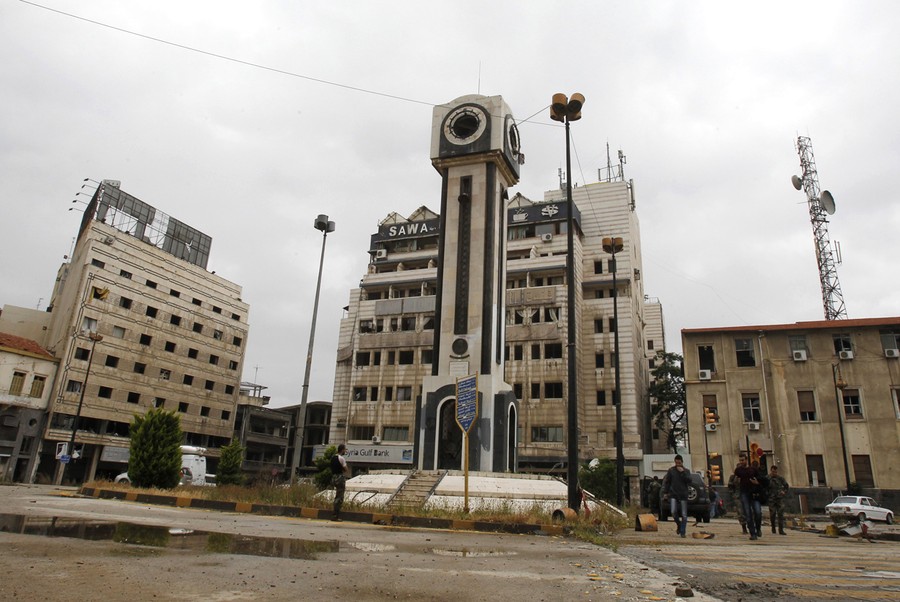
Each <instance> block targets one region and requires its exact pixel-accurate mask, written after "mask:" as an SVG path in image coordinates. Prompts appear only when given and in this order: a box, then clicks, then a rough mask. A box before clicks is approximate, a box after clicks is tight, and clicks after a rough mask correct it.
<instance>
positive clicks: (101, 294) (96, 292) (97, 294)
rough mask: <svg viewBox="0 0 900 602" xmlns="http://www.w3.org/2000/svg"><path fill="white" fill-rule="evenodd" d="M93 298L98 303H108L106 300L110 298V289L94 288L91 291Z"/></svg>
mask: <svg viewBox="0 0 900 602" xmlns="http://www.w3.org/2000/svg"><path fill="white" fill-rule="evenodd" d="M91 296H92V297H93V298H94V299H97V300H98V301H106V298H107V297H109V289H108V288H100V287H99V286H94V287H92V290H91Z"/></svg>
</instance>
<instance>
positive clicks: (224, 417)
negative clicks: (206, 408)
mask: <svg viewBox="0 0 900 602" xmlns="http://www.w3.org/2000/svg"><path fill="white" fill-rule="evenodd" d="M230 419H231V410H222V420H230Z"/></svg>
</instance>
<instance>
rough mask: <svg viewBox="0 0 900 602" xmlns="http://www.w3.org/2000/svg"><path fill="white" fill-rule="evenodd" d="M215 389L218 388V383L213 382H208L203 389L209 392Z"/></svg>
mask: <svg viewBox="0 0 900 602" xmlns="http://www.w3.org/2000/svg"><path fill="white" fill-rule="evenodd" d="M215 387H216V383H215V382H213V381H211V380H207V381H206V383H205V384H204V385H203V388H204V389H206V390H207V391H212V390H213V389H214V388H215Z"/></svg>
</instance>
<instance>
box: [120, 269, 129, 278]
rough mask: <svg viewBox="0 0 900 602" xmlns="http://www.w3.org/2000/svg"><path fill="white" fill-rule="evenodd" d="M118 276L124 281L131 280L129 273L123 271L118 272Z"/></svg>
mask: <svg viewBox="0 0 900 602" xmlns="http://www.w3.org/2000/svg"><path fill="white" fill-rule="evenodd" d="M119 276H121V277H122V278H125V279H126V280H131V272H126V271H125V270H119Z"/></svg>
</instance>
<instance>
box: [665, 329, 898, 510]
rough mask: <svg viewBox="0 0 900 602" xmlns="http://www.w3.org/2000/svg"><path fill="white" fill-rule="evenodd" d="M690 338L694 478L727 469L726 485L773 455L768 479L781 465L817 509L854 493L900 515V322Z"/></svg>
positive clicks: (709, 332)
mask: <svg viewBox="0 0 900 602" xmlns="http://www.w3.org/2000/svg"><path fill="white" fill-rule="evenodd" d="M681 336H682V343H683V345H684V347H683V348H684V370H685V385H686V391H687V408H688V417H689V423H688V428H689V437H690V454H691V459H692V462H693V466H694V467H695V469H701V468H705V467H707V465H717V466H719V467H720V472H721V474H722V479H723V480H727V477H728V475H729V474H731V473H732V472H733V469H734V466H735V464H736V463H737V459H738V455H739V454H740V453H742V452H747V451H748V450H749V451H752V452H754V455H758V454H762V455H761V456H758V457H759V459H760V461H761V464H762V466H763V467H764V468H766V469H768V467H770V466H771V465H772V464H773V463H775V464H778V466H779V468H780V472H781V474H782V475H783V476H784V477H785V478H786V479H787V480H788V482H789V483H790V484H791V486H792V488H793V489H794V493H795V494H800V493H802V494H803V495H804V496H806V499H807V500H808V502H809V504H810V507H811V508H813V509H814V508H819V509H821V508H822V507H823V506H824V504H827V503H828V502H830V501H831V499H832V496H833V495H834V493H835V492H838V491H846V490H847V485H848V483H856V484H857V485H858V486H859V487H861V488H863V490H864V491H866V492H867V494H872V495H873V496H875V497H878V498H880V499H881V501H882V502H883V503H893V504H894V505H895V506H896V503H897V501H898V500H897V496H898V493H900V465H898V463H897V461H896V458H897V457H898V456H900V359H898V358H900V351H898V349H900V317H897V318H870V319H852V320H831V321H817V322H798V323H795V324H774V325H763V326H740V327H725V328H694V329H686V330H682V333H681ZM757 450H759V451H757ZM718 484H720V485H721V484H722V481H721V480H720V482H719V483H718ZM798 499H799V498H796V497H794V496H792V497H791V500H789V502H790V503H794V504H796V503H798Z"/></svg>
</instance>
